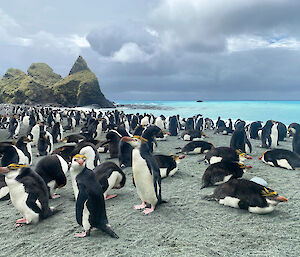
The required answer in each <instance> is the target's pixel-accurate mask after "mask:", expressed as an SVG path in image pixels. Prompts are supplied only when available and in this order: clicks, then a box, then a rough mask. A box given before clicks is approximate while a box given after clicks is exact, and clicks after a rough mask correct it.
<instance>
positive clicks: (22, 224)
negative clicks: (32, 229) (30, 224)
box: [15, 218, 27, 228]
mask: <svg viewBox="0 0 300 257" xmlns="http://www.w3.org/2000/svg"><path fill="white" fill-rule="evenodd" d="M26 223H27V220H26V219H24V218H22V219H18V220H17V221H16V224H15V227H16V228H19V227H22V226H24V225H25V224H26Z"/></svg>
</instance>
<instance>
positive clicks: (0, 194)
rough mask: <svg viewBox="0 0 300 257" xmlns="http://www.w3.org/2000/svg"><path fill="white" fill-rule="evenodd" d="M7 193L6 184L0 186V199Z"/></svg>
mask: <svg viewBox="0 0 300 257" xmlns="http://www.w3.org/2000/svg"><path fill="white" fill-rule="evenodd" d="M8 193H9V189H8V186H5V187H1V188H0V199H1V198H3V197H4V196H6V195H7V194H8Z"/></svg>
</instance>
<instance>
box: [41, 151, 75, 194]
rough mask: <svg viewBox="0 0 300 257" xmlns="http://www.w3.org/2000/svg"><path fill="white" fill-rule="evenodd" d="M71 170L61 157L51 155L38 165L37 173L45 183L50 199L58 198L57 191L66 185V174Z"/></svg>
mask: <svg viewBox="0 0 300 257" xmlns="http://www.w3.org/2000/svg"><path fill="white" fill-rule="evenodd" d="M68 170H69V167H68V163H67V162H66V161H65V160H64V159H63V158H62V157H61V156H59V155H57V154H54V155H49V156H45V157H44V158H42V159H41V160H40V161H39V162H38V163H37V165H36V168H35V171H36V173H38V174H39V175H40V176H41V177H42V178H43V180H44V181H45V183H46V185H47V187H48V189H49V194H50V198H57V197H59V195H56V194H55V192H56V189H57V188H61V187H63V186H65V185H66V183H67V178H66V173H67V171H68Z"/></svg>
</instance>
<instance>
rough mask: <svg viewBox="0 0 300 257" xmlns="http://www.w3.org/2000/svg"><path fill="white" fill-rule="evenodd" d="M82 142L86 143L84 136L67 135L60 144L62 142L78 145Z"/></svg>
mask: <svg viewBox="0 0 300 257" xmlns="http://www.w3.org/2000/svg"><path fill="white" fill-rule="evenodd" d="M83 141H86V137H85V136H84V135H81V134H71V135H68V136H66V137H64V138H62V140H61V141H60V142H63V143H76V144H77V143H80V142H83Z"/></svg>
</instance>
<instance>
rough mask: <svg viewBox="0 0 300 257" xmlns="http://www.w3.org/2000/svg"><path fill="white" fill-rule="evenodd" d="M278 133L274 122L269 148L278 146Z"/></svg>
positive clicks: (276, 124)
mask: <svg viewBox="0 0 300 257" xmlns="http://www.w3.org/2000/svg"><path fill="white" fill-rule="evenodd" d="M278 140H279V131H278V123H277V122H275V123H274V124H273V126H272V128H271V148H276V147H277V146H278Z"/></svg>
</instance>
